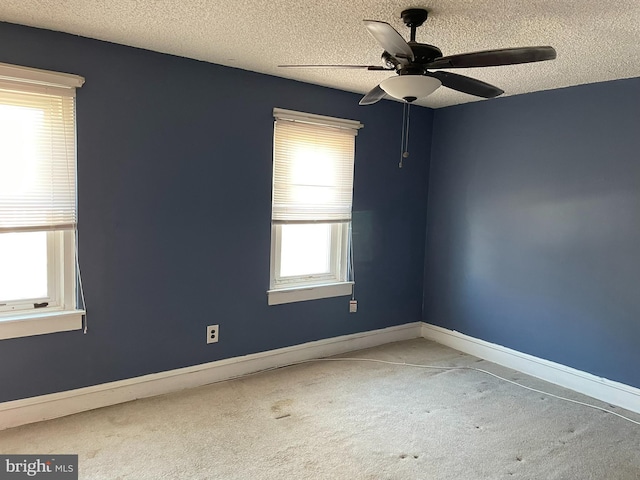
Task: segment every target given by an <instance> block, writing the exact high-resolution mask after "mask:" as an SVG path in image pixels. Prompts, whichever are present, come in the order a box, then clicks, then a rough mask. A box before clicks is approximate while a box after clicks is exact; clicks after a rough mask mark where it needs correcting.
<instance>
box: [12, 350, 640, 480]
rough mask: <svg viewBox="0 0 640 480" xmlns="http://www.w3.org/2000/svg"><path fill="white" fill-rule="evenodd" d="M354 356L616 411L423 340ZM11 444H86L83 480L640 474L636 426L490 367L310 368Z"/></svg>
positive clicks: (147, 405) (76, 423) (39, 430)
mask: <svg viewBox="0 0 640 480" xmlns="http://www.w3.org/2000/svg"><path fill="white" fill-rule="evenodd" d="M345 356H349V357H360V358H376V359H383V360H390V361H400V362H407V363H420V364H436V365H445V366H453V365H465V366H466V365H468V366H474V367H478V368H483V369H486V370H490V371H492V372H495V373H498V374H501V375H504V376H506V377H508V378H510V379H513V380H517V381H520V382H523V383H526V384H527V385H530V386H533V387H535V388H539V389H543V390H547V391H549V392H551V393H555V394H560V395H565V396H569V397H571V398H573V399H576V400H581V401H587V402H590V403H594V404H597V405H600V406H603V407H607V408H610V407H609V406H608V405H606V404H603V403H601V402H598V401H596V400H593V399H590V398H588V397H584V396H582V395H579V394H576V393H573V392H570V391H567V390H564V389H561V388H559V387H556V386H553V385H550V384H547V383H545V382H542V381H540V380H536V379H533V378H531V377H527V376H526V375H523V374H521V373H518V372H514V371H512V370H508V369H505V368H502V367H499V366H497V365H494V364H491V363H489V362H484V361H480V360H478V359H476V358H474V357H471V356H468V355H464V354H461V353H459V352H457V351H455V350H451V349H449V348H447V347H443V346H440V345H437V344H435V343H432V342H429V341H427V340H422V339H417V340H411V341H407V342H399V343H394V344H389V345H385V346H382V347H378V348H373V349H369V350H363V351H359V352H356V353H353V354H349V355H345ZM614 410H615V411H617V412H619V413H622V414H625V415H628V416H629V417H631V418H633V419H635V420H636V421H638V420H640V415H637V414H633V413H629V412H625V411H623V410H621V409H614ZM0 453H3V454H12V453H24V454H26V453H36V454H48V453H58V454H61V453H77V454H79V469H80V478H82V479H108V480H115V479H132V480H146V479H150V480H151V479H153V480H156V479H251V480H258V479H278V480H285V479H332V480H341V479H344V480H347V479H348V480H354V479H467V480H473V479H516V478H519V479H536V480H545V479H579V480H587V479H598V480H602V479H607V480H614V479H615V480H623V479H625V480H640V426H638V425H634V424H631V423H629V422H626V421H624V420H622V419H620V418H617V417H614V416H612V415H609V414H606V413H603V412H600V411H597V410H593V409H590V408H586V407H582V406H579V405H575V404H570V403H567V402H563V401H561V400H557V399H555V398H552V397H548V396H546V395H541V394H537V393H534V392H531V391H527V390H523V389H521V388H519V387H517V386H514V385H511V384H508V383H504V382H502V381H500V380H498V379H496V378H493V377H490V376H487V375H484V374H482V373H480V372H475V371H467V370H452V371H440V370H424V369H417V368H411V367H404V366H392V365H386V364H379V363H367V362H322V363H308V364H304V365H298V366H293V367H287V368H282V369H278V370H273V371H269V372H264V373H260V374H256V375H252V376H249V377H246V378H244V379H239V380H232V381H228V382H223V383H219V384H215V385H209V386H206V387H201V388H197V389H193V390H189V391H184V392H181V393H177V394H172V395H166V396H162V397H156V398H151V399H145V400H138V401H135V402H130V403H127V404H122V405H117V406H113V407H108V408H103V409H100V410H94V411H92V412H86V413H81V414H77V415H73V416H70V417H66V418H62V419H57V420H51V421H47V422H42V423H39V424H34V425H27V426H24V427H19V428H15V429H11V430H5V431H3V432H0Z"/></svg>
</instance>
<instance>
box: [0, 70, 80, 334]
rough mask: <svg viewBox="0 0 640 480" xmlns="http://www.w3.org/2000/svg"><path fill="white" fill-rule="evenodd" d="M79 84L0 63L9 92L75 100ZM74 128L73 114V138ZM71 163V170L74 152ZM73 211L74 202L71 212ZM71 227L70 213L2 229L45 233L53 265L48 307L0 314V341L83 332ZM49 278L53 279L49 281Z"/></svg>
mask: <svg viewBox="0 0 640 480" xmlns="http://www.w3.org/2000/svg"><path fill="white" fill-rule="evenodd" d="M83 84H84V78H83V77H81V76H79V75H74V74H69V73H60V72H54V71H49V70H41V69H36V68H29V67H22V66H17V65H10V64H6V63H0V89H2V90H6V91H9V92H18V93H32V94H44V95H51V96H60V97H75V96H76V89H77V88H80V87H81V86H82V85H83ZM45 113H47V112H45ZM76 125H77V123H76V119H75V114H74V122H73V128H74V137H75V130H76ZM74 143H75V138H74ZM73 162H74V168H75V164H76V159H75V152H74V159H73ZM76 209H77V199H76V203H75V207H74V212H75V211H76ZM75 225H76V221H75V213H74V220H73V222H67V223H64V224H49V225H45V224H44V223H42V222H40V223H38V224H37V225H35V224H34V225H33V226H31V228H29V225H27V226H18V227H17V228H8V229H5V231H16V232H17V231H30V230H31V231H47V232H48V235H47V262H52V263H53V265H52V266H51V267H48V268H47V271H48V275H47V279H48V289H49V290H48V292H47V295H48V297H49V298H48V300H49V302H50V305H49V306H47V307H43V308H37V309H36V308H30V309H20V310H10V311H3V312H0V340H1V339H8V338H19V337H27V336H32V335H41V334H46V333H53V332H60V331H70V330H80V329H82V328H83V315H84V314H85V311H84V310H81V309H79V308H78V307H77V300H78V299H77V298H76V282H77V281H78V278H77V277H76V261H77V259H76V244H75V242H76V230H75ZM64 229H66V230H64ZM52 276H53V277H55V278H53V279H52ZM52 280H53V283H52ZM52 288H53V290H52ZM44 301H46V300H44ZM21 303H22V304H25V303H26V302H24V301H22V302H21ZM34 303H35V302H34Z"/></svg>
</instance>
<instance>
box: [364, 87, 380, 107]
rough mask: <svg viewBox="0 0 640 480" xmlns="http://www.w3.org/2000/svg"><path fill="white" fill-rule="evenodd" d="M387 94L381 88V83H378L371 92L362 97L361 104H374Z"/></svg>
mask: <svg viewBox="0 0 640 480" xmlns="http://www.w3.org/2000/svg"><path fill="white" fill-rule="evenodd" d="M385 95H386V93H385V91H384V90H382V88H380V85H376V86H375V87H373V88H372V89H371V90H370V91H369V93H367V94H366V95H365V96H364V97H362V99H361V100H360V105H372V104H374V103H376V102H379V101H380V100H382V99H383V98H384V96H385Z"/></svg>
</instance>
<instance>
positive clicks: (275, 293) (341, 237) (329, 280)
mask: <svg viewBox="0 0 640 480" xmlns="http://www.w3.org/2000/svg"><path fill="white" fill-rule="evenodd" d="M274 116H275V117H276V119H277V118H279V117H280V118H286V119H287V120H293V121H301V122H307V123H315V124H319V125H322V126H332V127H338V128H350V129H354V130H356V132H357V129H359V128H362V124H360V123H359V122H354V121H352V120H342V119H338V118H333V117H325V116H321V115H313V114H307V113H301V112H293V111H290V110H283V109H274ZM354 136H355V135H354ZM274 161H275V159H274ZM288 223H290V224H303V225H306V224H314V223H317V222H315V221H308V222H307V221H304V220H301V221H291V222H275V221H272V225H271V261H270V288H269V290H268V291H267V297H268V304H269V305H279V304H284V303H292V302H299V301H305V300H315V299H321V298H330V297H337V296H344V295H351V294H352V291H353V284H354V282H353V281H351V280H350V279H349V260H350V251H349V250H350V233H351V220H350V218H349V219H348V220H341V221H330V220H327V221H324V222H322V223H328V224H330V225H331V247H330V250H331V259H330V271H329V272H328V273H322V274H312V275H299V276H291V277H282V276H281V275H280V264H281V255H282V241H281V237H282V228H283V226H284V225H287V224H288Z"/></svg>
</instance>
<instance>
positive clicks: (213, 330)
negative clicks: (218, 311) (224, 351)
mask: <svg viewBox="0 0 640 480" xmlns="http://www.w3.org/2000/svg"><path fill="white" fill-rule="evenodd" d="M219 332H220V327H219V326H218V325H209V326H208V327H207V343H217V342H218V337H219V335H220V334H219Z"/></svg>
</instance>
